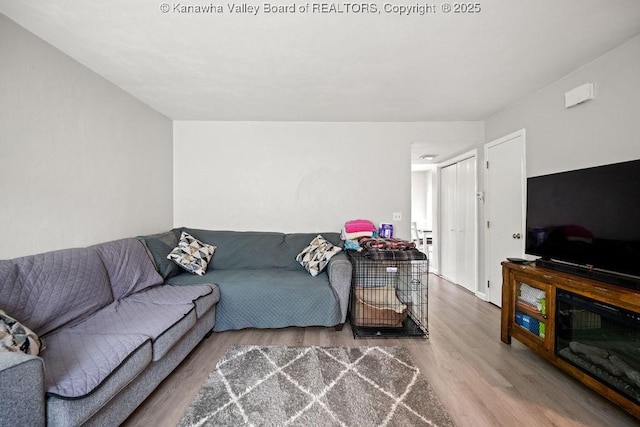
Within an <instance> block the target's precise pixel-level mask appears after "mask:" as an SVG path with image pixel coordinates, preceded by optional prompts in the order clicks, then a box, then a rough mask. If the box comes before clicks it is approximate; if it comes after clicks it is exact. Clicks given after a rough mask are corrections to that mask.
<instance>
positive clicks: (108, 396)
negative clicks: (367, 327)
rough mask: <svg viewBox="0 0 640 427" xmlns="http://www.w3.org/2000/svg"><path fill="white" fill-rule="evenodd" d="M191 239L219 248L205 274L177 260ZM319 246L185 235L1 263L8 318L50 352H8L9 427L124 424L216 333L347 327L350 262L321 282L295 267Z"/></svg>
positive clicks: (4, 388)
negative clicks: (179, 247) (182, 240)
mask: <svg viewBox="0 0 640 427" xmlns="http://www.w3.org/2000/svg"><path fill="white" fill-rule="evenodd" d="M182 231H186V232H188V233H189V234H191V235H192V236H194V237H195V238H197V239H199V240H201V241H202V242H205V243H208V244H210V245H213V246H215V247H216V250H215V253H214V255H213V258H212V260H211V262H210V263H209V265H208V268H207V271H206V274H204V275H203V276H198V275H194V274H191V273H189V272H186V271H184V270H183V269H181V268H180V267H178V266H177V265H176V264H174V263H173V262H171V261H169V260H167V255H168V253H169V252H170V251H171V250H172V249H173V248H174V247H175V246H176V244H177V242H178V239H179V237H180V235H181V232H182ZM322 235H323V237H324V238H326V239H327V240H329V241H331V242H332V243H334V244H336V245H339V244H340V243H341V241H340V236H339V234H338V233H322ZM316 236H317V233H296V234H283V233H271V232H234V231H212V230H197V229H187V228H179V229H174V230H170V231H167V232H165V233H160V234H156V235H150V236H141V237H138V238H137V239H123V240H117V241H114V242H107V243H103V244H99V245H95V246H91V247H88V248H78V249H65V250H61V251H54V252H49V253H44V254H38V255H32V256H27V257H22V258H17V259H13V260H2V261H0V309H3V310H5V311H6V312H7V313H8V314H10V315H11V316H13V317H15V318H16V319H18V320H20V321H21V322H23V323H24V324H25V325H26V326H28V327H29V328H31V329H32V330H33V331H34V332H35V333H36V334H38V335H39V336H40V337H41V338H42V339H43V341H44V345H45V346H46V349H45V350H44V351H42V352H41V354H40V355H39V356H28V355H26V354H23V353H6V352H0V425H11V426H22V425H24V426H39V425H52V426H77V425H81V424H86V425H118V424H119V423H121V422H122V421H124V420H125V419H126V418H127V417H128V416H129V415H130V414H131V413H132V412H133V411H134V410H135V408H136V407H137V406H138V405H139V404H140V403H141V402H142V401H143V400H144V399H145V398H146V397H147V396H148V395H149V394H151V392H152V391H153V390H154V389H155V388H156V387H157V385H158V384H159V383H160V382H161V381H162V380H163V379H164V378H165V377H166V376H167V375H169V373H171V371H172V370H173V369H175V368H176V367H177V366H178V365H179V364H180V362H181V361H182V360H183V359H184V358H185V357H186V356H187V355H188V354H189V352H190V351H191V350H192V349H193V348H194V347H195V346H196V345H197V344H198V343H199V342H200V340H201V339H202V338H203V337H205V336H206V335H207V334H208V333H210V332H211V331H212V330H215V331H223V330H229V329H242V328H249V327H254V328H281V327H287V326H336V327H337V328H338V329H339V328H340V327H341V326H342V324H344V322H345V321H346V316H347V307H348V301H349V289H350V284H351V263H350V262H349V261H348V259H347V257H346V255H345V254H344V253H343V252H339V253H337V254H336V255H335V256H333V258H331V260H330V261H329V263H328V265H327V268H326V270H325V271H324V272H323V273H321V274H319V275H317V276H315V277H312V276H311V275H310V274H309V273H308V272H307V271H306V270H305V269H304V268H303V267H302V266H301V265H300V264H299V263H298V262H297V261H296V260H295V258H296V255H297V254H298V253H299V252H300V251H301V250H302V249H303V248H304V247H305V246H307V245H308V244H309V242H310V241H311V240H312V239H313V238H314V237H316ZM214 327H215V329H214Z"/></svg>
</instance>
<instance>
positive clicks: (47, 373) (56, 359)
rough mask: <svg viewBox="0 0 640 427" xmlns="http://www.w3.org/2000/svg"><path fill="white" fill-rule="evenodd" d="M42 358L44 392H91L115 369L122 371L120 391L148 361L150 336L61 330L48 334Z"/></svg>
mask: <svg viewBox="0 0 640 427" xmlns="http://www.w3.org/2000/svg"><path fill="white" fill-rule="evenodd" d="M46 342H47V349H46V350H45V351H43V352H42V353H41V354H40V356H41V357H42V359H43V360H44V377H45V391H46V392H47V394H48V395H53V396H57V397H60V398H74V399H75V398H79V397H83V396H86V395H87V394H89V393H91V392H93V391H94V390H95V389H96V388H97V387H98V386H100V385H101V384H103V382H105V381H106V380H107V379H108V378H110V377H111V374H112V372H113V371H115V370H119V371H122V372H121V374H120V375H119V378H120V381H119V382H118V384H112V385H111V386H112V387H114V388H115V390H116V391H119V390H120V389H122V388H123V387H124V386H126V385H127V384H128V383H129V382H130V381H131V380H132V379H133V378H135V377H136V376H137V375H138V374H139V373H140V372H142V371H143V370H144V369H145V367H146V366H148V365H149V363H150V362H151V357H152V350H151V342H150V339H149V337H147V336H146V335H143V334H117V333H105V332H103V333H91V334H89V333H86V332H78V331H74V330H72V328H68V329H62V330H60V331H58V332H55V333H52V334H49V335H47V337H46Z"/></svg>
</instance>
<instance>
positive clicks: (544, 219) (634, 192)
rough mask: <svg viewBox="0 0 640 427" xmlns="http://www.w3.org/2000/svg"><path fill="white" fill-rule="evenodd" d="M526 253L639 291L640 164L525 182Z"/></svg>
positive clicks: (551, 265) (546, 263)
mask: <svg viewBox="0 0 640 427" xmlns="http://www.w3.org/2000/svg"><path fill="white" fill-rule="evenodd" d="M526 224H527V225H526V244H525V252H526V253H527V254H529V255H535V256H539V257H541V258H540V259H538V260H537V261H536V262H537V263H538V264H539V265H543V266H545V267H549V268H555V269H559V270H564V271H568V272H571V273H574V274H579V275H583V276H589V277H594V278H596V279H598V280H603V281H607V282H610V283H614V284H618V285H621V286H627V287H633V288H636V289H640V160H633V161H628V162H623V163H615V164H609V165H604V166H597V167H591V168H586V169H579V170H573V171H569V172H560V173H554V174H550V175H543V176H536V177H531V178H528V179H527V217H526Z"/></svg>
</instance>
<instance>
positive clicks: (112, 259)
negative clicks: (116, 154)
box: [93, 239, 163, 300]
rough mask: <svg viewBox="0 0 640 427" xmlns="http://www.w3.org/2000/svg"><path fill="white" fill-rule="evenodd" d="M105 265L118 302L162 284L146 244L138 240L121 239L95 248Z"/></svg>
mask: <svg viewBox="0 0 640 427" xmlns="http://www.w3.org/2000/svg"><path fill="white" fill-rule="evenodd" d="M93 247H94V248H95V249H96V250H97V251H98V253H99V254H100V258H101V259H102V262H103V263H104V266H105V268H106V269H107V273H108V274H109V280H110V282H111V291H112V293H113V297H114V298H115V299H116V300H120V299H122V298H124V297H126V296H127V295H131V294H133V293H136V292H139V291H141V290H143V289H146V288H149V287H151V286H157V285H161V284H162V283H163V279H162V276H160V274H158V272H157V271H156V268H155V266H154V264H153V261H152V260H151V258H149V254H148V253H147V250H146V248H145V247H144V244H143V243H142V242H140V241H139V240H137V239H121V240H114V241H112V242H107V243H101V244H99V245H95V246H93Z"/></svg>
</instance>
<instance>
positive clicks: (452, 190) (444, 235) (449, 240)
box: [439, 164, 457, 283]
mask: <svg viewBox="0 0 640 427" xmlns="http://www.w3.org/2000/svg"><path fill="white" fill-rule="evenodd" d="M456 169H457V166H456V165H455V164H453V165H451V166H447V167H444V168H442V169H441V170H440V220H439V222H440V235H439V242H440V257H439V261H440V274H441V275H442V276H443V277H444V278H445V279H447V280H449V281H451V282H454V283H457V280H456V265H455V259H456V241H457V237H456V215H457V213H456V178H457V172H456Z"/></svg>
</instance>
